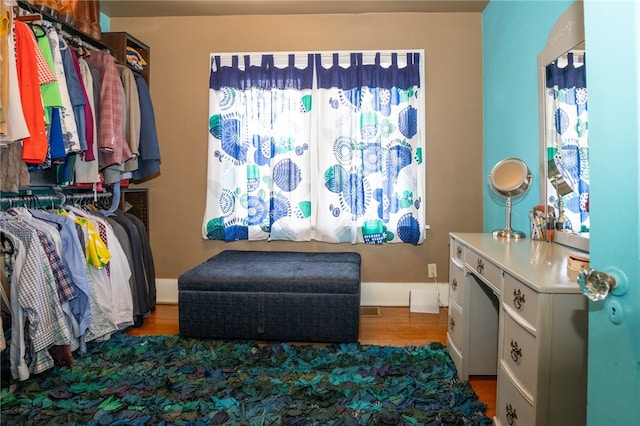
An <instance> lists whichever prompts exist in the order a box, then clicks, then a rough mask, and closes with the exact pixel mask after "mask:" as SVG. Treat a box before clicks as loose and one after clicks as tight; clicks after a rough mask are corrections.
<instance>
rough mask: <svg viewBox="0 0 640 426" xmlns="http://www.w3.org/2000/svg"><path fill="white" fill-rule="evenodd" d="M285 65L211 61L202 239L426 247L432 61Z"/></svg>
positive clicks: (307, 59) (302, 57) (268, 60)
mask: <svg viewBox="0 0 640 426" xmlns="http://www.w3.org/2000/svg"><path fill="white" fill-rule="evenodd" d="M227 56H229V55H227ZM282 56H283V55H282V54H281V55H279V56H277V57H276V61H274V55H244V56H243V57H240V56H238V55H233V56H231V59H230V62H231V63H223V60H222V56H221V55H211V74H210V90H209V92H210V101H209V102H210V103H209V109H210V114H209V117H210V118H209V133H210V135H209V153H208V184H207V202H206V210H205V218H204V223H203V237H204V238H207V239H215V240H224V241H234V240H240V239H248V240H265V239H267V240H289V241H308V240H311V239H316V240H321V241H326V242H334V243H343V242H344V243H359V242H363V243H372V244H381V243H385V242H407V243H412V244H419V243H422V242H423V240H424V230H425V222H424V218H425V206H424V191H425V188H424V187H425V171H424V163H423V161H422V154H423V152H424V132H423V126H422V121H423V117H424V111H423V105H424V99H423V97H422V93H421V92H420V87H421V78H423V76H422V72H421V64H420V57H421V54H420V53H413V52H412V53H406V54H405V55H403V56H400V57H399V56H398V54H395V53H394V54H387V55H385V56H384V57H383V56H381V54H380V53H378V54H376V55H375V56H373V57H372V59H371V60H368V59H367V58H365V56H364V55H363V53H358V54H351V55H346V57H347V58H349V59H350V60H349V61H348V63H347V64H343V63H341V62H340V61H341V60H343V59H344V57H345V54H337V53H336V54H329V55H326V54H321V53H318V54H289V55H288V56H287V58H288V64H287V65H282V64H280V63H276V62H278V61H279V60H280V59H281V58H282ZM327 57H328V58H329V65H328V66H324V65H323V61H325V60H326V59H327ZM241 59H242V61H241ZM241 62H243V65H241ZM314 71H315V79H314Z"/></svg>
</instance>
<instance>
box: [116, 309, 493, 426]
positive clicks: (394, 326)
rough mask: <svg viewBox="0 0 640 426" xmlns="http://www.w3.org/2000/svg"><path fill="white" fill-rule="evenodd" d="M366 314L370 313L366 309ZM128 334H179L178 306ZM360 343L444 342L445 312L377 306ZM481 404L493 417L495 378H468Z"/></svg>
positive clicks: (363, 319) (364, 319)
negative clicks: (425, 311)
mask: <svg viewBox="0 0 640 426" xmlns="http://www.w3.org/2000/svg"><path fill="white" fill-rule="evenodd" d="M366 311H371V309H369V308H367V309H366ZM127 332H128V333H129V334H131V335H149V334H178V306H177V305H158V306H157V307H156V310H155V312H153V313H151V314H150V315H149V317H148V318H145V320H144V324H143V325H142V327H139V328H131V329H129V330H128V331H127ZM359 341H360V343H361V344H369V345H390V346H407V345H422V344H428V343H431V342H440V343H442V344H445V345H446V343H447V309H446V308H441V309H440V313H439V314H422V313H415V312H410V311H409V308H404V307H401V308H396V307H380V308H379V310H378V313H373V314H371V315H370V314H365V315H361V316H360V336H359ZM469 383H471V386H472V387H473V390H474V391H475V392H476V394H477V395H478V397H479V398H480V401H482V402H484V403H485V404H487V416H489V417H490V418H493V416H494V415H495V408H496V377H495V376H474V377H471V378H470V379H469Z"/></svg>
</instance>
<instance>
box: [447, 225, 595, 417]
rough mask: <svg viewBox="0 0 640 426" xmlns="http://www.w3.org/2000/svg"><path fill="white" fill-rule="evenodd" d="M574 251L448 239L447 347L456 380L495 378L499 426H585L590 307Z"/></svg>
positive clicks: (479, 237) (456, 236)
mask: <svg viewBox="0 0 640 426" xmlns="http://www.w3.org/2000/svg"><path fill="white" fill-rule="evenodd" d="M571 252H572V250H571V249H569V248H567V247H564V246H561V245H558V244H553V243H547V242H542V241H532V240H530V239H524V240H518V241H516V240H499V239H495V238H493V237H492V235H491V234H464V233H452V234H450V266H449V286H450V291H449V294H450V295H449V329H448V333H447V339H448V343H447V346H448V347H449V352H450V354H451V357H452V358H453V361H454V363H455V364H456V367H457V369H458V375H459V377H460V378H461V379H464V380H467V379H468V378H469V376H470V375H496V374H497V381H498V385H497V399H496V417H495V418H494V422H495V423H496V424H497V425H512V426H513V425H521V426H525V425H526V426H530V425H544V426H546V425H562V426H570V425H584V424H586V400H587V335H588V325H587V320H588V304H587V301H588V300H587V298H586V297H585V296H583V295H582V294H581V293H580V288H579V286H578V284H577V283H576V279H577V276H578V273H577V272H573V271H570V270H569V269H567V259H568V257H569V255H570V253H571Z"/></svg>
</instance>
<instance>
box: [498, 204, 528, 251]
mask: <svg viewBox="0 0 640 426" xmlns="http://www.w3.org/2000/svg"><path fill="white" fill-rule="evenodd" d="M506 207H507V218H506V226H505V227H504V229H496V230H495V231H493V237H494V238H504V239H506V240H517V239H520V238H524V237H525V234H524V232H521V231H514V230H513V229H511V197H507V202H506Z"/></svg>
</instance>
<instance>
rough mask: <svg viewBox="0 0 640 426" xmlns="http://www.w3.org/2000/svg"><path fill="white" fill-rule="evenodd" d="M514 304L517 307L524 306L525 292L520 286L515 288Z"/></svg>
mask: <svg viewBox="0 0 640 426" xmlns="http://www.w3.org/2000/svg"><path fill="white" fill-rule="evenodd" d="M513 306H515V307H516V309H522V307H523V306H524V293H523V292H522V291H520V289H519V288H514V289H513Z"/></svg>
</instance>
